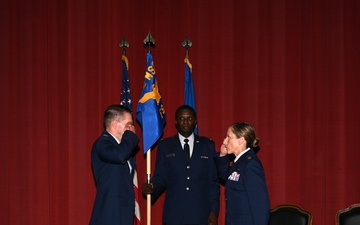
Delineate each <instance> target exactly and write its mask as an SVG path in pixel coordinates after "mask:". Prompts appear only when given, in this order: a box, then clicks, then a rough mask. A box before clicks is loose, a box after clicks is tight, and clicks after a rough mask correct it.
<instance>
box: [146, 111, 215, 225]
mask: <svg viewBox="0 0 360 225" xmlns="http://www.w3.org/2000/svg"><path fill="white" fill-rule="evenodd" d="M175 120H176V122H175V125H176V128H177V130H178V134H176V135H175V136H173V137H168V138H166V139H163V140H161V141H160V142H159V146H158V151H157V154H156V165H155V172H154V176H153V177H152V179H151V184H144V185H143V192H144V194H149V193H152V201H153V202H155V201H156V199H157V198H158V197H159V196H160V195H161V194H162V193H163V192H164V191H165V190H166V196H165V203H164V209H163V222H164V223H165V224H166V225H184V224H187V225H195V224H196V225H208V224H211V225H217V216H218V213H219V190H220V187H219V183H218V177H217V172H216V165H215V161H214V156H215V154H216V153H215V145H214V142H213V141H211V140H210V139H208V138H206V137H200V136H198V135H196V134H194V132H193V131H194V129H195V126H196V113H195V111H194V109H193V108H192V107H190V106H187V105H183V106H180V107H179V108H178V109H177V110H176V113H175ZM185 142H187V143H188V144H189V153H186V147H184V145H185ZM184 148H185V150H184ZM187 154H189V155H188V156H187Z"/></svg>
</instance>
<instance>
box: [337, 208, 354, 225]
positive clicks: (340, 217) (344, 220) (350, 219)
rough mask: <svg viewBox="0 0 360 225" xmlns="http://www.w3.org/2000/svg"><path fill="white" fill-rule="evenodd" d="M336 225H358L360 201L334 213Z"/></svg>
mask: <svg viewBox="0 0 360 225" xmlns="http://www.w3.org/2000/svg"><path fill="white" fill-rule="evenodd" d="M336 225H360V203H357V204H353V205H350V206H349V207H348V208H346V209H342V210H339V211H338V212H337V213H336Z"/></svg>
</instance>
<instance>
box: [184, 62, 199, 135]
mask: <svg viewBox="0 0 360 225" xmlns="http://www.w3.org/2000/svg"><path fill="white" fill-rule="evenodd" d="M184 61H185V82H184V104H185V105H189V106H191V107H192V108H193V109H194V110H195V112H196V103H195V93H194V84H193V79H192V65H191V63H190V61H189V58H188V57H186V58H185V60H184ZM194 133H195V134H198V127H197V125H196V127H195V129H194Z"/></svg>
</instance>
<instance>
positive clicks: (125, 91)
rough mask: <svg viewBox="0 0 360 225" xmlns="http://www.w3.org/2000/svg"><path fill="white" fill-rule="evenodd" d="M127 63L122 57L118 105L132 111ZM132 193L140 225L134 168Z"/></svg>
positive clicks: (136, 222) (135, 224)
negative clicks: (120, 88) (133, 193)
mask: <svg viewBox="0 0 360 225" xmlns="http://www.w3.org/2000/svg"><path fill="white" fill-rule="evenodd" d="M128 68H129V61H128V59H127V57H126V56H125V55H123V56H122V90H121V96H120V105H123V106H126V107H128V108H129V109H130V110H131V111H132V104H131V95H130V82H129V72H128ZM133 183H134V192H135V214H134V225H140V224H141V219H140V206H139V188H138V187H139V186H138V180H137V172H136V168H134V176H133Z"/></svg>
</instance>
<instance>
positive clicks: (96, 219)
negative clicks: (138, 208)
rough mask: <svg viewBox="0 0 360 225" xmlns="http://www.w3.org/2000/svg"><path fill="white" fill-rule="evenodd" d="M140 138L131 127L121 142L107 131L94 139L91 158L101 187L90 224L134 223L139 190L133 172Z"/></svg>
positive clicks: (97, 192)
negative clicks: (134, 182) (135, 190)
mask: <svg viewBox="0 0 360 225" xmlns="http://www.w3.org/2000/svg"><path fill="white" fill-rule="evenodd" d="M138 142H139V138H138V137H137V136H136V134H134V133H133V132H131V131H125V132H124V134H123V137H122V140H121V143H120V144H118V143H117V141H116V140H115V139H114V137H113V136H111V135H110V134H109V133H108V132H106V131H105V132H104V133H103V134H102V135H101V136H100V137H99V138H98V139H97V140H96V141H95V142H94V144H93V147H92V151H91V162H92V168H93V173H94V176H95V181H96V189H97V191H96V198H95V202H94V207H93V211H92V215H91V219H90V225H115V224H116V225H131V224H133V221H134V211H135V193H134V185H133V179H132V177H133V173H131V172H133V171H134V169H135V159H134V153H135V152H134V150H135V149H136V146H137V144H138ZM128 160H129V162H130V164H131V167H132V168H133V169H132V170H131V172H130V167H129V165H128Z"/></svg>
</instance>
